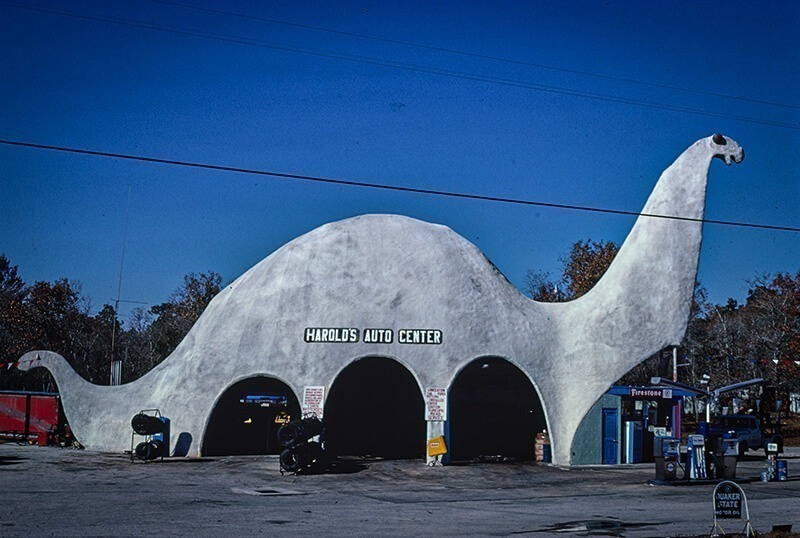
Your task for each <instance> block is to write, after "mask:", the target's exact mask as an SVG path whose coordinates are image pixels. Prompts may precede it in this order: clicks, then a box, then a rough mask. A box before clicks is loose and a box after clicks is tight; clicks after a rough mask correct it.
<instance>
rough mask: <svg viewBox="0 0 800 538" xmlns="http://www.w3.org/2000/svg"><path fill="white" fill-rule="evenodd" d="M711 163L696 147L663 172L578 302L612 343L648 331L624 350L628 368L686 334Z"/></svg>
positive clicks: (699, 146) (701, 148)
mask: <svg viewBox="0 0 800 538" xmlns="http://www.w3.org/2000/svg"><path fill="white" fill-rule="evenodd" d="M711 159H712V156H711V154H710V153H709V152H708V150H707V149H706V147H705V146H704V144H703V142H702V141H700V142H698V143H695V144H694V145H692V146H691V147H689V148H688V149H687V150H686V151H684V152H683V154H682V155H681V156H680V157H678V159H677V160H676V161H675V162H674V163H673V164H672V165H671V166H670V167H669V168H667V169H666V170H665V171H664V173H663V174H662V175H661V177H660V178H659V180H658V183H657V184H656V186H655V188H654V189H653V192H652V194H651V195H650V198H649V199H648V200H647V203H646V205H645V207H644V209H643V210H642V213H643V215H642V216H640V217H639V218H638V219H637V220H636V223H635V225H634V227H633V229H632V230H631V232H630V234H629V235H628V237H627V239H626V240H625V242H624V243H623V245H622V247H621V248H620V250H619V252H618V253H617V256H616V257H615V259H614V261H613V263H612V264H611V266H610V267H609V269H608V271H607V272H606V274H605V275H604V276H603V278H602V279H601V280H600V282H598V283H597V285H596V286H595V287H594V288H593V289H592V290H591V291H590V292H589V293H588V294H587V295H586V296H584V298H581V299H579V300H578V301H576V303H579V302H581V301H582V300H584V299H585V301H584V302H586V303H590V304H591V308H590V311H589V312H585V314H587V315H588V316H589V317H590V318H592V317H593V318H594V319H591V324H592V325H595V324H596V325H600V326H603V325H605V326H608V328H609V329H610V332H611V333H613V334H616V335H617V336H620V335H632V334H633V333H635V332H642V331H643V330H645V331H648V334H647V335H642V336H640V337H638V338H634V339H633V340H632V341H633V342H634V344H633V346H632V349H629V350H624V352H626V353H629V354H631V361H632V362H633V361H639V360H641V359H643V358H644V357H646V356H647V355H649V354H652V353H654V352H655V351H658V350H659V349H661V348H663V347H665V346H667V345H677V344H679V343H680V341H681V340H682V338H683V335H684V333H685V331H686V324H687V320H688V317H689V308H690V306H691V301H692V294H693V291H694V284H695V278H696V276H697V264H698V260H699V255H700V242H701V239H702V222H700V220H702V218H703V213H704V208H705V198H706V184H707V179H708V169H709V166H710V163H711ZM647 215H661V216H672V217H680V218H683V219H692V220H676V219H671V218H658V217H653V216H647ZM622 341H625V340H624V339H623V340H622ZM621 351H622V350H621ZM640 353H644V357H643V356H638V355H640ZM634 364H636V362H634Z"/></svg>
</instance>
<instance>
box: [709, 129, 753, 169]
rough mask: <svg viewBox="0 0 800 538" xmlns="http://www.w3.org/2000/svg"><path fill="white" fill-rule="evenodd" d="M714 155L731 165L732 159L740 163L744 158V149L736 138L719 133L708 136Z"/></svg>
mask: <svg viewBox="0 0 800 538" xmlns="http://www.w3.org/2000/svg"><path fill="white" fill-rule="evenodd" d="M707 140H708V143H709V145H710V146H711V151H713V152H714V157H719V158H720V159H722V160H723V161H725V164H727V165H730V164H731V161H733V162H735V163H737V164H738V163H740V162H742V160H744V150H743V149H742V146H740V145H739V143H738V142H736V140H734V139H732V138H728V137H727V136H723V135H721V134H719V133H717V134H715V135H714V136H711V137H709V138H707Z"/></svg>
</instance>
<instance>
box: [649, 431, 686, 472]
mask: <svg viewBox="0 0 800 538" xmlns="http://www.w3.org/2000/svg"><path fill="white" fill-rule="evenodd" d="M680 444H681V440H680V439H678V438H676V437H655V438H654V439H653V457H654V458H655V460H656V480H660V481H663V482H674V481H675V480H676V479H677V474H678V473H677V471H678V459H679V456H680Z"/></svg>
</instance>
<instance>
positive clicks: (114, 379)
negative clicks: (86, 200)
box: [109, 187, 131, 385]
mask: <svg viewBox="0 0 800 538" xmlns="http://www.w3.org/2000/svg"><path fill="white" fill-rule="evenodd" d="M130 206H131V188H130V187H128V201H127V203H126V204H125V223H124V224H123V229H122V255H121V256H120V261H119V279H118V280H117V300H116V301H114V319H113V320H112V328H111V374H110V380H109V384H110V385H121V384H122V361H118V360H116V356H115V352H116V344H117V313H118V312H119V297H120V294H121V293H122V267H123V266H124V264H125V242H126V240H127V238H128V210H129V209H130Z"/></svg>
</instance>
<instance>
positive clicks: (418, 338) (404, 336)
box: [397, 329, 442, 345]
mask: <svg viewBox="0 0 800 538" xmlns="http://www.w3.org/2000/svg"><path fill="white" fill-rule="evenodd" d="M397 341H398V342H399V343H401V344H434V345H439V344H441V343H442V331H440V330H438V329H400V330H399V331H397Z"/></svg>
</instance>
